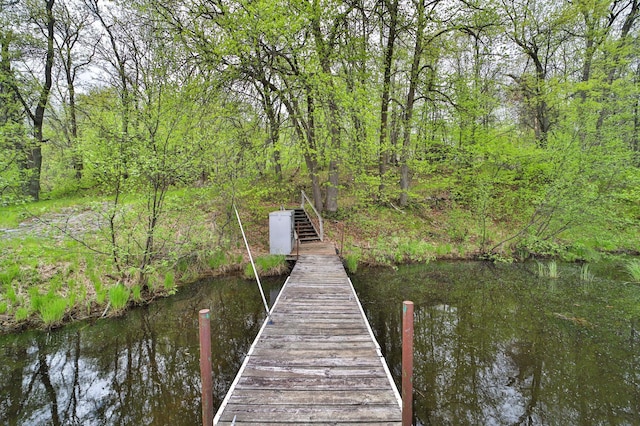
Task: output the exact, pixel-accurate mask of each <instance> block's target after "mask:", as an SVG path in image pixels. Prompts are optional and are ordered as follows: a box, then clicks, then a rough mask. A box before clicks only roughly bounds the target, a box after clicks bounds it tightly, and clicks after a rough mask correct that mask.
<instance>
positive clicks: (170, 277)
mask: <svg viewBox="0 0 640 426" xmlns="http://www.w3.org/2000/svg"><path fill="white" fill-rule="evenodd" d="M175 285H176V278H175V274H174V273H173V272H167V273H166V274H165V275H164V289H165V290H167V291H171V290H173V289H174V288H175Z"/></svg>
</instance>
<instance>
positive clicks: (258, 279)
mask: <svg viewBox="0 0 640 426" xmlns="http://www.w3.org/2000/svg"><path fill="white" fill-rule="evenodd" d="M233 209H234V210H235V211H236V217H237V218H238V225H240V231H241V232H242V238H244V245H245V246H246V247H247V253H249V260H250V261H251V267H252V268H253V275H255V277H256V281H258V288H259V289H260V296H262V303H264V309H265V311H267V316H269V305H268V304H267V298H266V297H264V290H262V283H261V282H260V277H259V276H258V271H257V270H256V264H255V263H253V256H251V249H250V248H249V243H248V242H247V236H246V235H245V234H244V228H243V227H242V221H241V220H240V215H239V214H238V209H237V208H236V206H235V205H234V206H233Z"/></svg>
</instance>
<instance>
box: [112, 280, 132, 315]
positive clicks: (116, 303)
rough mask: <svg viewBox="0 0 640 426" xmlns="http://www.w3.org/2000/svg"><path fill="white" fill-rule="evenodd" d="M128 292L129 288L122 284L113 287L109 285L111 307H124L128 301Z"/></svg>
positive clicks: (115, 308) (116, 308)
mask: <svg viewBox="0 0 640 426" xmlns="http://www.w3.org/2000/svg"><path fill="white" fill-rule="evenodd" d="M130 294H131V291H130V290H129V288H127V287H126V286H124V285H122V284H118V285H114V286H113V287H111V288H110V289H109V302H110V303H111V307H112V308H113V309H114V310H116V311H119V310H121V309H124V307H125V306H127V303H128V302H129V295H130Z"/></svg>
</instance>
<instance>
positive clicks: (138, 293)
mask: <svg viewBox="0 0 640 426" xmlns="http://www.w3.org/2000/svg"><path fill="white" fill-rule="evenodd" d="M131 293H133V300H134V301H135V302H140V301H142V288H141V287H140V286H139V285H134V286H133V287H132V288H131Z"/></svg>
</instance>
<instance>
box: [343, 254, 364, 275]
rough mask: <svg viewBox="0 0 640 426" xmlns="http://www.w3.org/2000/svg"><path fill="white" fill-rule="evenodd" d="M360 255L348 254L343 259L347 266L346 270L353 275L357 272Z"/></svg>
mask: <svg viewBox="0 0 640 426" xmlns="http://www.w3.org/2000/svg"><path fill="white" fill-rule="evenodd" d="M359 260H360V255H359V254H358V253H350V254H347V255H346V256H345V257H344V263H345V265H346V266H347V270H348V271H349V273H351V274H355V273H356V272H357V271H358V262H359Z"/></svg>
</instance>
